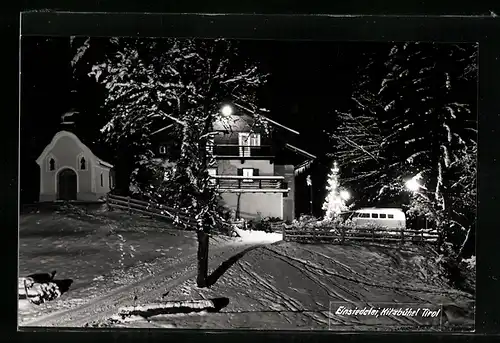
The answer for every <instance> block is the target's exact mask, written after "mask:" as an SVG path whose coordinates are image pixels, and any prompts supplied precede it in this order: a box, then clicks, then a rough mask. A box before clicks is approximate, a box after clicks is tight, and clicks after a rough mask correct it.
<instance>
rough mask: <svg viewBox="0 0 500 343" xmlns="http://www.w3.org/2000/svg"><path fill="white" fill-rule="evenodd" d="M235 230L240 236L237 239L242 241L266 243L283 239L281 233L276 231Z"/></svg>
mask: <svg viewBox="0 0 500 343" xmlns="http://www.w3.org/2000/svg"><path fill="white" fill-rule="evenodd" d="M235 231H236V232H237V233H238V235H239V236H240V237H239V238H240V239H239V240H238V241H241V242H244V243H255V244H266V243H275V242H279V241H281V240H283V234H282V233H276V232H264V231H255V230H253V231H251V230H242V229H235Z"/></svg>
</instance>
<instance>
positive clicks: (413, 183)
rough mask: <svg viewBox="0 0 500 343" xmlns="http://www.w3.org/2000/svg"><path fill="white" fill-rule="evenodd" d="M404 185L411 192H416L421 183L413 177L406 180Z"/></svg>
mask: <svg viewBox="0 0 500 343" xmlns="http://www.w3.org/2000/svg"><path fill="white" fill-rule="evenodd" d="M405 186H406V188H407V189H408V190H409V191H411V192H417V191H418V190H419V189H420V188H422V185H420V184H419V183H418V181H417V178H415V177H414V178H412V179H410V180H408V181H406V183H405Z"/></svg>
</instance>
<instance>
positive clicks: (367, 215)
mask: <svg viewBox="0 0 500 343" xmlns="http://www.w3.org/2000/svg"><path fill="white" fill-rule="evenodd" d="M359 217H360V218H370V213H360V214H359Z"/></svg>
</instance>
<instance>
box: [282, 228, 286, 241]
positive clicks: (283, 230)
mask: <svg viewBox="0 0 500 343" xmlns="http://www.w3.org/2000/svg"><path fill="white" fill-rule="evenodd" d="M282 232H283V241H285V225H283V229H282Z"/></svg>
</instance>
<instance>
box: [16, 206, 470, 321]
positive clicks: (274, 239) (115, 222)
mask: <svg viewBox="0 0 500 343" xmlns="http://www.w3.org/2000/svg"><path fill="white" fill-rule="evenodd" d="M237 232H238V234H239V236H240V237H237V238H231V239H230V238H223V237H217V236H214V237H212V238H211V241H210V253H209V255H210V256H212V257H213V259H211V260H210V262H209V267H210V268H211V269H210V274H211V278H212V280H213V281H214V283H213V284H211V286H210V287H209V288H203V289H200V288H198V287H196V284H195V269H196V259H195V258H192V257H190V256H192V255H193V254H195V253H196V248H197V242H196V238H195V234H194V233H193V232H184V231H180V230H176V229H173V228H172V227H171V226H169V225H168V224H165V223H161V222H157V221H154V220H150V219H145V218H138V217H134V216H131V217H128V216H126V215H125V216H124V214H123V213H121V214H116V213H115V214H112V213H103V214H99V215H92V216H89V217H88V218H83V217H81V218H76V217H71V216H69V217H68V216H64V215H58V214H54V215H51V216H47V215H32V216H28V217H24V218H22V220H21V232H20V236H21V239H20V261H19V262H20V275H21V276H23V275H26V274H29V273H33V272H37V271H44V272H48V271H50V270H54V269H56V270H58V274H57V276H58V277H59V278H60V279H61V278H71V279H73V280H74V284H73V286H72V287H71V289H70V291H69V292H68V293H65V294H63V295H62V296H61V297H60V298H59V299H57V300H54V301H50V302H47V303H45V304H42V305H40V306H35V305H31V304H27V303H23V301H22V300H20V308H19V319H20V324H21V325H22V324H23V322H26V321H29V320H33V319H36V318H37V316H40V315H42V314H43V315H47V313H50V312H51V311H56V310H61V309H65V308H82V305H84V306H83V307H85V306H86V305H85V304H88V303H89V302H92V299H94V298H96V297H97V298H96V299H98V298H99V297H98V296H102V295H103V294H108V293H109V292H110V291H112V290H116V289H117V287H119V286H123V285H128V284H133V283H134V282H136V281H137V280H141V279H144V278H146V277H148V276H152V275H159V276H160V277H156V279H157V280H156V281H155V282H152V283H149V284H147V285H146V284H144V285H140V286H138V287H135V286H134V287H135V288H134V291H133V292H134V294H135V295H136V298H137V299H139V300H138V302H136V301H133V302H131V301H130V300H127V301H125V302H123V301H115V300H113V301H112V302H109V301H108V303H106V305H105V306H107V307H108V308H110V309H111V314H109V315H108V317H102V319H99V320H98V321H97V322H94V323H91V322H85V323H86V324H89V325H92V326H94V325H95V326H112V327H148V328H151V327H153V328H154V327H159V328H201V329H230V328H234V329H244V328H251V329H303V330H312V329H319V330H328V329H333V330H394V329H401V330H405V329H416V328H418V327H419V326H420V327H422V326H424V327H425V328H427V329H429V327H428V326H425V325H427V324H429V319H428V318H427V319H425V318H412V317H399V316H393V315H391V316H382V317H380V318H379V317H374V316H345V315H336V314H335V313H334V312H335V307H336V308H338V307H339V306H347V307H359V308H363V307H365V306H368V307H371V306H373V307H377V306H378V307H383V306H387V307H403V308H405V307H410V306H411V307H415V306H420V307H426V306H427V307H428V308H432V309H438V308H439V307H440V306H441V305H440V304H445V307H443V308H441V310H442V312H441V315H440V316H439V317H438V318H434V319H432V320H431V321H432V324H433V328H436V329H438V328H440V327H442V328H444V327H447V326H449V325H450V323H452V324H454V325H456V326H457V327H458V328H459V329H461V330H471V329H472V328H473V326H474V325H473V324H474V309H473V304H474V297H473V296H471V295H468V294H465V293H462V292H459V291H456V290H452V289H451V288H450V286H448V284H447V283H446V280H444V278H443V277H442V274H443V273H442V270H440V268H439V266H438V265H437V264H436V263H435V260H436V257H437V256H436V255H435V253H434V252H432V251H431V250H430V249H428V248H424V247H413V248H410V247H397V246H393V247H391V246H386V247H383V246H363V245H334V244H317V245H311V244H298V243H292V242H283V241H282V236H281V234H279V233H264V232H262V231H245V230H237ZM221 251H223V252H224V253H223V254H222V255H221V254H220V252H221ZM193 256H194V255H193ZM217 256H219V257H217ZM179 261H182V263H181V264H182V265H183V266H184V267H185V266H188V269H186V271H184V269H182V270H181V269H180V270H178V271H177V272H176V273H174V274H176V275H173V274H172V275H170V274H169V279H168V280H167V279H163V278H164V277H163V276H161V275H162V274H161V273H162V272H165V271H166V270H167V273H171V272H168V267H169V266H172V265H175V266H177V264H176V263H178V262H179ZM181 264H180V265H181ZM184 267H183V268H184ZM170 268H171V267H170ZM175 268H177V267H175ZM125 287H127V286H125ZM126 292H131V290H130V291H126ZM135 292H137V293H135ZM134 294H125V295H124V296H118V297H115V298H113V299H125V298H127V299H132V297H134ZM120 297H121V298H120ZM221 299H222V300H221ZM220 301H222V302H223V303H224V305H223V306H221V307H220V308H217V310H214V309H213V306H212V307H210V306H209V305H207V304H210V303H211V302H212V303H213V302H220ZM384 304H385V305H384ZM92 306H94V307H95V306H97V305H92ZM130 306H132V309H131V307H130ZM85 311H87V310H85ZM92 311H94V310H92ZM127 311H128V314H127ZM113 312H114V313H115V315H112V313H113ZM88 313H91V311H90V312H89V311H87V313H86V315H88ZM106 313H107V312H106ZM83 317H85V316H83ZM83 317H82V318H83ZM106 318H107V319H106ZM58 320H59V322H60V319H58ZM92 320H93V319H92ZM56 322H57V320H56ZM82 323H83V322H82ZM80 325H83V324H80Z"/></svg>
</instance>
